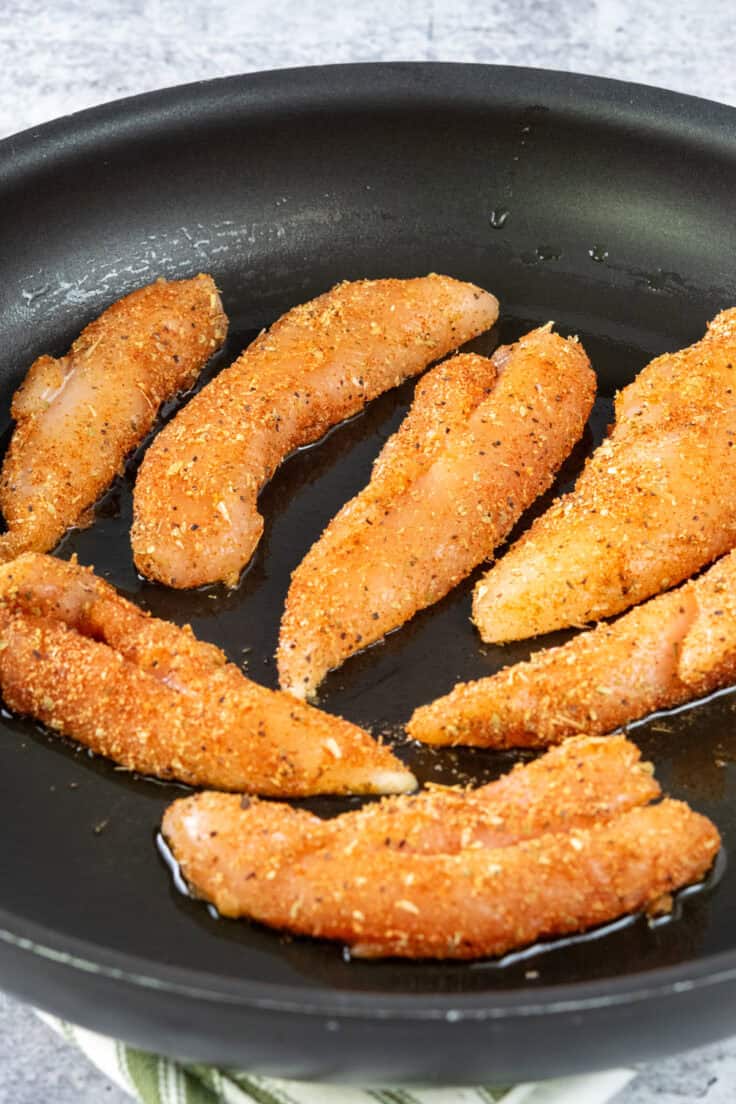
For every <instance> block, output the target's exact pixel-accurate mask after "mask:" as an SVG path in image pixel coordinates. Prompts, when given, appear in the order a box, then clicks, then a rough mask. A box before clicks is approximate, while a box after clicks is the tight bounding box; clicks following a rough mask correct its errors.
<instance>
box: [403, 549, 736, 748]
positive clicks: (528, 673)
mask: <svg viewBox="0 0 736 1104" xmlns="http://www.w3.org/2000/svg"><path fill="white" fill-rule="evenodd" d="M734 681H736V551H734V552H730V553H729V554H728V555H727V556H724V557H723V559H721V560H719V561H718V562H717V563H715V564H713V566H712V567H710V568H709V569H708V570H707V571H706V572H705V573H704V574H703V575H701V576H700V578H698V579H695V580H694V581H692V582H688V583H685V584H684V585H683V586H681V587H678V588H677V589H676V590H673V591H670V592H669V593H667V594H660V595H659V596H658V597H656V598H651V599H650V600H649V601H648V602H645V603H644V604H643V605H641V606H637V607H636V608H635V609H633V610H630V611H629V612H628V613H626V614H624V615H623V616H622V617H620V618H619V619H618V620H617V621H614V622H613V623H612V624H602V625H599V626H598V627H597V628H596V629H593V630H591V631H590V632H584V633H580V634H579V635H578V636H575V637H573V639H572V640H570V641H568V643H567V644H563V645H562V646H561V647H559V648H548V649H545V650H544V651H540V652H537V653H536V654H535V655H534V656H532V658H531V659H530V660H529V661H528V662H526V663H517V664H515V665H514V666H513V667H507V668H506V669H505V670H503V671H499V673H498V674H496V675H493V676H491V677H490V678H485V679H478V680H477V681H476V682H468V683H460V684H459V685H458V686H456V687H455V688H454V690H452V691H451V692H450V693H449V694H447V695H446V696H445V697H443V698H438V699H437V701H434V702H431V703H430V704H429V705H425V706H422V707H421V708H420V709H417V710H416V712H415V713H414V716H413V717H412V719H411V721H410V722H409V724H408V726H407V727H408V732H409V735H410V736H411V737H412V738H413V739H416V740H422V741H424V743H429V744H477V745H481V746H483V747H535V746H540V745H541V746H544V745H547V744H554V743H558V742H559V741H560V740H564V739H565V737H566V736H570V735H571V734H573V733H576V732H590V733H604V732H610V731H611V730H612V729H614V728H618V727H619V726H621V725H625V724H628V723H629V722H630V721H635V720H638V719H639V718H640V717H644V716H646V714H647V713H652V712H654V711H655V710H657V709H668V708H670V707H672V706H675V705H681V704H683V703H684V702H687V701H691V700H693V699H694V698H699V697H702V696H703V695H704V694H709V693H712V692H713V691H714V690H718V689H720V688H721V687H724V686H729V685H730V684H732V683H733V682H734Z"/></svg>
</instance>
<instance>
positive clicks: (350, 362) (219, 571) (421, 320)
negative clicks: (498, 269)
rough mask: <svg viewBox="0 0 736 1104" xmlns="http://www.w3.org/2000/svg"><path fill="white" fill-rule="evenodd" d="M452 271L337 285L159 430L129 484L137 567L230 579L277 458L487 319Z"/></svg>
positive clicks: (154, 574)
mask: <svg viewBox="0 0 736 1104" xmlns="http://www.w3.org/2000/svg"><path fill="white" fill-rule="evenodd" d="M497 315H498V303H497V301H496V299H494V297H493V296H492V295H489V294H488V293H487V292H485V291H482V290H481V289H480V288H478V287H475V286H474V285H473V284H467V283H462V282H461V281H459V280H453V279H451V278H449V277H447V276H437V275H431V276H425V277H422V278H419V279H412V280H373V281H370V280H363V281H358V282H356V283H344V284H339V285H338V286H337V287H335V288H333V290H332V291H329V292H327V293H326V294H325V295H321V296H319V298H317V299H314V300H312V301H311V302H309V303H305V304H304V305H302V306H299V307H295V308H294V309H293V310H291V311H289V312H288V314H285V315H284V316H283V317H282V318H281V319H279V321H278V322H276V323H275V325H273V326H272V327H271V329H270V330H267V331H266V332H264V333H263V334H261V335H260V337H258V338H256V340H255V341H254V342H253V343H252V345H249V346H248V348H247V349H246V350H245V352H244V353H243V354H242V355H241V356H240V357H239V358H238V360H236V361H235V363H234V364H233V365H231V367H230V368H227V369H226V370H225V371H224V372H221V373H220V375H219V376H217V378H216V379H214V380H213V381H212V383H210V384H209V385H208V386H207V387H205V388H204V390H203V391H202V392H201V393H200V394H199V395H197V396H196V397H195V398H194V399H193V400H192V401H191V402H190V403H189V404H188V405H187V406H186V407H185V408H184V409H183V410H182V411H180V412H179V414H178V415H177V416H176V418H174V420H173V421H172V422H170V423H169V425H168V426H166V428H165V429H164V430H163V432H162V433H160V434H159V436H158V437H157V439H156V440H155V442H154V443H153V445H152V447H151V448H150V449H149V450H148V452H147V454H146V456H145V458H144V461H143V464H142V465H141V469H140V472H139V475H138V481H137V483H136V488H135V502H134V505H135V516H134V522H133V530H132V541H133V551H134V554H135V561H136V565H137V566H138V569H139V570H140V571H141V572H142V573H143V574H144V575H146V576H148V577H149V578H151V579H156V580H158V581H159V582H162V583H165V584H166V585H167V586H172V587H181V588H185V587H195V586H199V585H200V584H203V583H214V582H218V581H223V582H225V583H227V584H228V585H229V586H235V585H236V583H237V581H238V577H239V575H240V572H241V571H242V569H243V568H244V567H245V565H246V564H247V563H248V561H249V560H250V558H251V556H252V555H253V552H254V550H255V548H256V546H257V544H258V542H259V540H260V537H261V533H262V531H263V518H262V517H261V515H260V514H259V513H258V509H257V498H258V494H259V492H260V490H261V488H262V487H263V485H264V484H265V483H266V482H267V481H268V480H269V479H270V478H271V476H272V475H273V473H274V471H275V470H276V468H277V467H278V465H279V464H280V463H281V461H282V460H283V459H284V458H285V457H286V456H287V455H288V454H289V453H290V452H292V451H293V450H294V449H296V448H299V447H300V446H302V445H306V444H309V443H310V442H312V441H316V440H318V439H319V438H320V437H322V436H323V435H324V434H325V433H326V432H327V430H328V429H329V428H330V427H331V426H333V425H335V424H337V423H338V422H341V421H343V420H344V419H345V418H348V417H350V416H351V415H353V414H356V413H357V412H358V411H359V410H361V409H362V408H363V407H364V406H365V404H366V403H367V402H368V401H369V400H370V399H372V398H374V397H375V396H376V395H379V394H380V393H381V392H382V391H386V390H387V389H388V388H390V387H395V386H396V385H397V384H399V383H401V382H402V381H403V380H405V379H406V378H407V377H408V376H413V375H416V373H417V372H420V371H422V369H424V368H426V367H427V365H428V364H430V363H431V362H432V361H433V360H437V359H438V358H439V357H442V356H445V355H446V354H447V353H448V352H450V351H451V350H452V349H456V348H457V347H458V346H459V345H462V344H463V343H464V342H465V341H468V340H470V338H472V337H475V336H477V335H478V334H480V333H482V332H483V331H484V330H487V329H488V328H489V327H490V326H492V325H493V323H494V322H495V321H496V317H497Z"/></svg>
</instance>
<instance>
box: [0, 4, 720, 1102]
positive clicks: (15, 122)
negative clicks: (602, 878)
mask: <svg viewBox="0 0 736 1104" xmlns="http://www.w3.org/2000/svg"><path fill="white" fill-rule="evenodd" d="M733 13H734V8H733V3H732V2H731V0H712V2H711V3H710V4H708V5H703V6H698V5H695V4H693V3H692V2H691V0H668V2H667V3H666V4H664V3H658V2H657V0H516V2H514V0H505V2H504V0H485V2H479V0H368V2H361V3H357V2H351V0H346V2H345V3H343V4H342V5H340V4H337V5H336V4H333V3H326V2H324V0H281V3H279V4H276V3H274V2H273V0H188V2H187V0H118V2H114V0H65V3H64V4H63V5H62V4H58V5H56V4H53V3H49V2H40V3H38V2H37V3H30V2H28V0H0V137H5V136H6V135H8V134H12V133H14V132H16V131H19V130H23V129H24V128H26V127H29V126H32V125H34V124H37V123H41V122H44V121H46V120H48V119H52V118H55V117H57V116H59V115H64V114H67V113H68V112H70V111H76V110H79V109H80V108H84V107H89V106H92V105H93V104H98V103H102V102H103V101H105V100H112V99H116V98H118V97H120V96H126V95H129V94H132V93H135V92H143V91H148V90H150V89H154V88H161V87H164V86H166V85H173V84H181V83H184V82H186V81H192V80H200V79H204V78H208V77H218V76H225V75H228V74H231V73H241V72H248V71H253V70H258V69H270V68H280V67H284V66H291V65H310V64H321V63H328V62H346V61H379V60H395V59H401V60H406V59H413V60H427V59H431V60H443V61H479V62H496V63H506V64H512V65H533V66H542V67H545V68H554V69H569V70H577V71H579V72H585V73H596V74H600V75H603V76H611V77H620V78H623V79H627V80H636V81H641V82H644V83H648V84H657V85H661V86H663V87H666V88H672V89H676V90H678V91H682V92H690V93H693V94H695V95H700V96H705V97H708V98H711V99H715V100H721V101H723V102H726V103H732V104H736V67H734V65H733ZM734 1027H735V1028H736V1025H734ZM735 1096H736V1038H733V1039H729V1040H727V1041H726V1042H724V1043H720V1044H717V1045H715V1046H711V1047H708V1048H706V1049H701V1050H699V1051H693V1052H690V1053H688V1054H686V1055H681V1056H679V1057H677V1058H673V1059H669V1060H667V1061H662V1062H657V1063H654V1064H652V1065H650V1066H646V1067H644V1068H643V1069H642V1070H641V1072H640V1074H639V1076H638V1077H637V1079H636V1080H635V1081H634V1082H632V1083H631V1085H629V1087H628V1088H626V1089H625V1090H624V1091H623V1092H622V1093H621V1094H620V1095H619V1096H618V1097H617V1098H616V1104H654V1102H655V1101H656V1102H657V1104H683V1102H684V1101H694V1100H698V1101H704V1102H706V1104H726V1102H729V1104H730V1102H731V1101H732V1100H733V1099H734V1097H735ZM42 1099H44V1100H48V1101H53V1104H102V1102H107V1104H125V1102H126V1101H127V1100H128V1098H127V1097H126V1096H125V1095H124V1094H122V1093H121V1092H120V1091H119V1090H117V1089H116V1088H114V1087H113V1086H111V1085H110V1084H109V1083H108V1082H107V1081H106V1080H105V1078H103V1077H102V1076H101V1075H100V1074H98V1073H97V1072H96V1071H94V1070H93V1069H91V1068H90V1067H89V1066H88V1064H87V1063H86V1061H85V1060H84V1059H82V1058H80V1056H79V1055H78V1054H77V1053H76V1052H75V1051H74V1050H73V1049H71V1048H70V1047H69V1046H68V1045H67V1044H66V1043H64V1042H62V1041H60V1040H59V1039H57V1038H56V1037H55V1036H54V1035H52V1033H51V1032H50V1031H49V1030H48V1029H47V1028H46V1027H45V1026H44V1025H42V1024H41V1023H40V1022H39V1021H38V1020H37V1019H36V1018H35V1016H34V1015H33V1013H32V1012H31V1011H30V1010H29V1009H27V1008H25V1007H23V1006H21V1005H19V1004H18V1003H17V1002H15V1001H13V1000H11V999H10V998H8V997H4V996H3V995H2V994H1V993H0V1104H37V1101H39V1100H42ZM571 1104H574V1102H572V1101H571Z"/></svg>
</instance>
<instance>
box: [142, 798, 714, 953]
mask: <svg viewBox="0 0 736 1104" xmlns="http://www.w3.org/2000/svg"><path fill="white" fill-rule="evenodd" d="M251 814H253V815H251ZM279 819H280V815H279V812H278V810H277V812H276V813H275V814H274V812H273V810H272V809H265V808H263V807H262V806H261V805H260V803H259V805H258V807H257V808H256V809H254V810H251V809H250V808H246V809H244V808H242V806H241V803H240V802H238V800H237V799H233V798H230V799H228V798H227V797H224V795H222V794H213V793H202V794H197V795H195V796H194V797H189V798H184V799H182V800H180V801H177V802H175V803H174V804H173V805H171V806H170V807H169V808H168V809H167V811H166V813H165V815H164V820H163V829H162V830H163V835H164V838H165V839H166V841H167V842H168V845H169V847H170V848H171V851H172V853H173V855H174V858H175V859H176V860H177V861H178V863H179V865H180V867H181V871H182V873H183V875H184V877H185V879H186V880H187V882H188V883H189V885H190V887H191V889H192V890H193V892H194V893H195V894H196V895H197V896H199V897H203V898H204V899H205V900H207V901H211V902H212V903H213V904H214V905H215V907H216V908H217V909H218V910H219V911H220V912H221V913H222V914H223V915H225V916H231V917H238V916H242V917H248V918H250V919H253V920H258V921H260V922H261V923H264V924H268V925H270V926H271V927H274V928H278V929H281V930H286V931H290V932H294V933H296V934H299V935H310V936H315V937H318V938H322V939H335V940H339V941H341V942H343V943H347V944H348V945H349V946H350V947H351V949H352V952H353V954H354V955H357V956H363V957H371V958H375V957H381V956H388V955H397V956H402V957H406V958H458V959H468V958H477V957H480V956H487V955H501V954H504V953H505V952H507V951H510V950H513V949H515V948H518V947H523V946H526V945H528V944H530V943H533V942H535V941H536V940H538V939H541V938H549V937H553V936H557V935H567V934H570V933H572V932H578V931H583V930H585V929H586V928H590V927H594V926H595V925H597V924H602V923H605V922H606V921H610V920H614V919H616V918H618V917H620V916H624V915H626V913H629V912H635V911H637V910H641V909H648V910H651V911H657V912H663V911H667V910H668V909H669V908H671V905H672V900H671V897H670V896H669V894H670V893H671V892H672V891H673V890H676V889H678V888H680V887H681V886H685V885H688V884H690V883H693V882H697V881H699V880H700V879H701V878H702V877H703V876H704V874H705V873H706V872H707V871H708V869H709V868H710V866H711V865H712V863H713V860H714V858H715V856H716V853H717V852H718V849H719V845H720V838H719V835H718V832H717V830H716V828H715V827H714V826H713V824H711V822H710V821H709V820H707V819H706V818H705V817H703V816H700V815H698V814H697V813H695V812H693V811H692V810H691V809H690V808H689V807H688V806H687V805H685V804H684V803H682V802H679V801H671V800H665V801H662V802H661V803H660V804H658V805H650V806H647V807H644V808H634V809H631V810H629V811H627V812H625V813H623V814H622V815H621V816H618V817H615V818H614V819H613V820H608V821H604V822H602V823H599V824H594V825H593V826H591V827H589V828H576V829H574V830H573V831H562V832H560V833H559V834H548V835H543V836H538V837H536V838H534V839H528V840H524V841H522V842H521V843H517V844H515V845H513V846H509V847H498V848H485V847H480V848H474V849H466V850H462V851H459V852H458V853H457V854H451V855H445V854H417V853H415V852H409V853H404V851H402V850H400V849H397V848H394V847H389V846H370V845H369V846H364V845H362V844H361V842H360V839H359V838H358V837H355V836H353V837H352V838H351V839H350V840H349V841H343V842H342V843H341V845H339V846H332V845H330V846H328V847H324V846H321V845H320V844H321V840H320V832H321V829H320V827H319V825H315V826H314V827H315V833H316V838H315V840H314V841H311V840H310V836H309V828H308V827H307V826H306V825H305V828H304V834H303V836H302V842H301V847H300V849H299V850H298V851H297V852H296V853H295V852H294V850H293V847H292V845H291V840H290V839H289V838H288V837H287V839H286V840H283V839H282V838H281V836H280V834H279V831H278V827H277V826H278V823H279ZM274 820H275V825H274ZM312 843H314V844H316V846H314V847H312Z"/></svg>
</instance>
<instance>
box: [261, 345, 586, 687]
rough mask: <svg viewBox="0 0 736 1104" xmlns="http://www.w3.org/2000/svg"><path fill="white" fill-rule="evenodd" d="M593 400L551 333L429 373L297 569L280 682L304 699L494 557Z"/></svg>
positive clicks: (575, 350) (581, 358)
mask: <svg viewBox="0 0 736 1104" xmlns="http://www.w3.org/2000/svg"><path fill="white" fill-rule="evenodd" d="M497 377H498V378H497ZM594 397H595V376H594V374H593V372H592V370H591V367H590V363H589V361H588V358H587V356H586V355H585V351H584V350H583V348H582V346H581V345H580V344H578V343H577V342H576V341H565V340H563V339H562V338H561V337H559V336H558V335H557V334H555V333H551V332H550V330H549V328H548V327H544V328H543V329H539V330H534V331H533V332H532V333H529V334H527V335H526V336H525V337H523V338H522V339H521V340H520V341H518V342H517V343H516V344H515V345H513V346H511V347H510V348H509V347H503V348H501V349H499V350H498V351H497V352H496V354H495V356H494V357H493V359H492V360H488V359H486V358H485V357H481V356H476V355H466V356H458V357H454V358H452V359H450V360H448V361H445V362H444V363H443V364H440V365H438V367H436V368H434V369H432V371H431V372H429V374H428V375H427V376H425V377H424V379H423V380H421V382H420V383H419V385H418V386H417V390H416V395H415V398H414V402H413V404H412V407H411V409H410V411H409V413H408V415H407V417H406V418H405V420H404V422H403V424H402V425H401V427H400V429H399V431H398V432H397V433H396V434H394V436H393V437H391V438H390V440H389V441H387V443H386V445H385V446H384V448H383V450H382V452H381V454H380V455H379V457H378V459H377V460H376V463H375V466H374V469H373V474H372V477H371V481H370V483H369V484H368V486H367V487H366V488H365V489H364V490H363V491H361V492H360V494H359V495H357V496H356V497H355V498H354V499H352V501H350V502H348V503H347V504H346V505H345V506H343V508H342V509H341V510H340V512H339V513H338V514H337V516H336V517H335V518H333V520H332V521H331V522H330V524H329V525H328V527H327V528H326V529H325V531H324V533H323V534H322V536H321V537H320V539H319V540H318V541H317V543H316V544H314V545H313V546H312V548H311V549H310V551H309V552H308V553H307V555H306V557H305V558H304V560H302V562H301V564H300V565H299V567H297V569H296V571H295V572H294V574H293V575H292V580H291V587H290V589H289V594H288V597H287V600H286V608H285V611H284V616H283V620H282V623H281V636H280V640H279V651H278V665H279V679H280V683H281V686H282V688H283V689H285V690H289V691H291V693H293V694H296V695H298V696H299V697H305V696H306V697H311V696H312V695H313V693H314V691H315V689H316V687H317V686H318V685H319V683H320V682H321V680H322V678H323V677H324V675H325V674H326V673H327V671H328V670H330V669H331V668H333V667H336V666H338V665H339V664H340V663H342V662H343V661H344V660H345V659H346V658H347V657H348V656H349V655H351V654H353V653H354V652H356V651H359V650H360V649H362V648H365V647H366V646H367V645H369V644H372V643H374V642H375V641H376V640H380V638H381V637H382V636H384V635H385V634H386V633H388V632H391V631H392V630H393V629H396V628H398V627H399V626H400V625H402V624H403V623H404V622H405V621H407V620H408V619H409V618H410V617H412V616H413V615H414V613H416V612H417V610H420V609H423V608H424V607H426V606H428V605H431V604H432V603H433V602H436V601H438V600H439V599H440V598H442V597H443V596H444V595H445V594H447V593H448V591H449V590H451V589H452V588H453V587H454V586H456V585H457V583H458V582H460V580H461V579H463V578H465V576H466V575H468V574H469V573H470V572H471V571H472V570H473V568H474V567H476V566H477V564H479V563H480V562H481V561H482V560H484V559H488V558H489V557H490V556H491V555H492V553H493V550H494V548H495V547H496V546H497V545H498V544H499V543H500V542H501V541H502V540H503V538H504V537H505V536H506V535H507V533H508V532H509V530H510V529H511V527H512V526H513V525H514V523H515V522H516V521H517V519H518V518H519V517H520V516H521V514H522V513H523V511H524V510H525V509H526V508H527V507H528V506H529V505H530V504H531V503H532V502H533V501H534V499H535V498H537V496H538V495H540V494H541V493H542V492H543V491H544V490H546V489H547V487H549V485H550V484H551V482H552V480H553V478H554V475H555V472H556V471H557V469H558V468H559V466H560V464H561V463H562V462H563V460H564V459H565V457H566V456H567V455H568V453H569V452H570V449H571V448H572V446H573V445H574V443H575V441H577V439H578V438H579V437H580V434H581V433H582V431H583V428H584V426H585V423H586V421H587V418H588V415H589V413H590V410H591V407H592V405H593V399H594Z"/></svg>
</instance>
